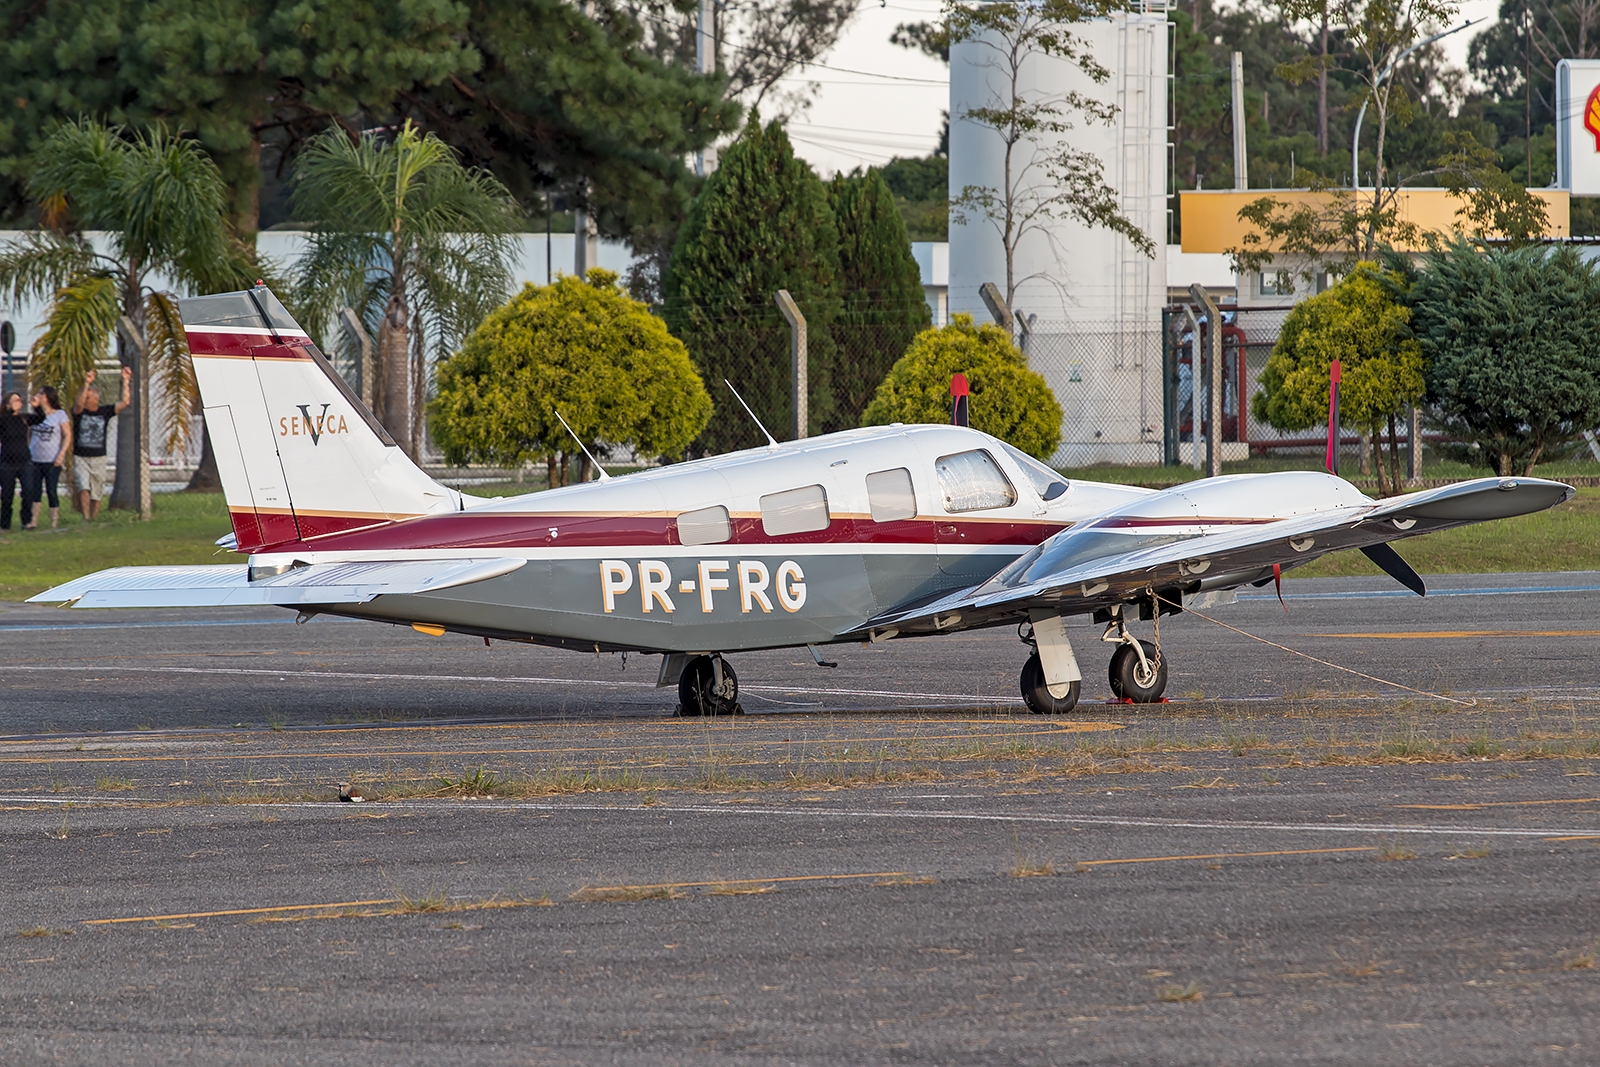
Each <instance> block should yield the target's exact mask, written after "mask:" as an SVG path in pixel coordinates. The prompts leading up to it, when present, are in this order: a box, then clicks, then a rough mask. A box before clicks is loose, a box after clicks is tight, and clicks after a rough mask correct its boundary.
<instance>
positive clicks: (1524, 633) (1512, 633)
mask: <svg viewBox="0 0 1600 1067" xmlns="http://www.w3.org/2000/svg"><path fill="white" fill-rule="evenodd" d="M1306 636H1308V637H1348V638H1356V639H1366V640H1373V641H1431V640H1448V639H1450V638H1456V637H1600V630H1410V631H1406V632H1404V633H1392V634H1379V633H1370V634H1307V635H1306Z"/></svg>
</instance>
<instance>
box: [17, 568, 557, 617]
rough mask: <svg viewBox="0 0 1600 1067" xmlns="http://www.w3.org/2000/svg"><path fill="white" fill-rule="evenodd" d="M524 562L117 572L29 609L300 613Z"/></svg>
mask: <svg viewBox="0 0 1600 1067" xmlns="http://www.w3.org/2000/svg"><path fill="white" fill-rule="evenodd" d="M526 562H527V561H526V560H523V559H408V560H376V561H364V562H354V563H313V564H308V565H305V566H300V567H292V568H290V569H289V570H287V571H285V572H283V573H282V574H274V575H271V576H270V577H265V578H258V579H256V580H255V581H253V582H252V581H251V580H250V568H249V567H248V566H246V565H244V564H226V565H221V566H199V567H113V568H112V569H110V570H105V571H99V572H97V573H95V574H90V575H86V576H85V577H82V578H77V579H74V580H73V581H70V582H67V583H66V584H64V585H58V586H56V587H55V588H54V589H46V590H45V591H44V592H42V593H40V594H39V595H38V596H35V597H30V598H29V600H28V603H30V604H63V605H65V604H71V605H72V606H74V607H79V608H216V607H243V606H247V605H257V604H265V605H277V606H280V607H297V606H300V605H311V604H362V603H365V602H367V601H369V600H371V599H373V598H374V597H379V596H385V595H389V596H395V595H408V594H418V593H437V592H440V591H441V590H445V589H452V588H454V587H456V586H461V585H470V584H472V583H473V582H483V581H487V580H489V579H490V578H498V577H500V576H501V575H504V574H510V573H511V572H512V571H515V570H517V569H518V568H520V567H521V566H522V565H523V564H524V563H526Z"/></svg>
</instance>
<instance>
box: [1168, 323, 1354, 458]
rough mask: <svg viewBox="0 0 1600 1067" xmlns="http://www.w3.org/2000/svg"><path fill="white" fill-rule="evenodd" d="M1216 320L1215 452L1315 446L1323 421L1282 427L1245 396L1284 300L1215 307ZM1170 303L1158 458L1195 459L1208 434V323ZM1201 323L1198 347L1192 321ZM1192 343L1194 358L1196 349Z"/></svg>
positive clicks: (1239, 454)
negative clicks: (1218, 404)
mask: <svg viewBox="0 0 1600 1067" xmlns="http://www.w3.org/2000/svg"><path fill="white" fill-rule="evenodd" d="M1219 310H1220V312H1221V318H1222V324H1221V331H1222V338H1221V340H1222V361H1221V366H1220V368H1219V370H1220V378H1221V387H1222V425H1221V427H1220V433H1219V434H1218V437H1217V440H1218V441H1219V442H1221V444H1222V458H1223V459H1224V460H1228V461H1235V460H1242V459H1245V458H1246V457H1247V456H1249V455H1251V454H1252V453H1254V454H1257V455H1265V454H1266V453H1267V452H1269V451H1271V450H1274V449H1294V448H1303V449H1315V448H1319V447H1321V445H1322V443H1323V442H1324V441H1326V440H1327V434H1328V428H1327V425H1326V423H1323V424H1320V425H1317V426H1313V427H1310V428H1307V429H1305V430H1300V431H1293V432H1287V431H1283V430H1279V429H1277V428H1276V427H1273V426H1271V425H1269V424H1267V423H1266V422H1264V421H1262V420H1259V419H1257V418H1256V417H1255V415H1254V414H1253V413H1252V412H1251V410H1250V398H1251V397H1252V396H1254V395H1255V393H1256V392H1258V391H1259V389H1260V385H1259V382H1260V378H1261V373H1262V371H1263V370H1264V369H1265V367H1266V363H1267V358H1268V357H1269V356H1271V354H1272V349H1273V346H1274V345H1276V344H1277V342H1278V334H1279V332H1280V331H1281V330H1282V329H1283V323H1284V320H1285V319H1287V318H1288V316H1289V312H1290V310H1292V308H1291V307H1289V306H1283V307H1245V308H1240V307H1234V306H1229V305H1223V306H1222V307H1221V308H1219ZM1189 311H1190V312H1192V314H1193V318H1194V322H1191V318H1190V314H1186V313H1185V308H1184V307H1183V306H1182V305H1174V306H1172V307H1169V308H1167V309H1166V310H1165V311H1164V312H1163V313H1162V322H1163V333H1164V335H1165V344H1164V346H1163V347H1164V352H1165V356H1164V363H1165V366H1164V373H1163V379H1164V385H1165V389H1166V402H1165V405H1164V422H1163V425H1164V428H1165V432H1164V433H1163V439H1164V442H1165V448H1164V457H1163V458H1164V462H1166V463H1169V464H1196V465H1197V464H1199V463H1200V462H1201V456H1202V454H1203V452H1204V442H1205V439H1206V438H1207V437H1208V436H1209V435H1210V433H1211V427H1210V425H1209V422H1208V417H1207V412H1208V411H1209V404H1208V398H1207V395H1206V392H1205V389H1206V383H1207V381H1208V380H1209V379H1208V374H1209V368H1208V367H1207V366H1206V360H1207V359H1208V358H1209V353H1210V330H1211V323H1210V322H1209V321H1207V317H1206V315H1205V313H1204V312H1203V311H1199V310H1196V309H1189ZM1196 324H1198V325H1199V327H1200V338H1199V342H1198V345H1197V344H1196V338H1195V336H1194V327H1195V325H1196ZM1197 347H1198V349H1199V355H1200V359H1199V363H1198V365H1197V364H1196V362H1195V350H1196V348H1197ZM1197 411H1198V414H1199V423H1200V425H1199V437H1200V445H1199V446H1196V444H1195V429H1196V426H1195V420H1196V412H1197Z"/></svg>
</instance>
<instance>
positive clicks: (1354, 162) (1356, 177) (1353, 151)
mask: <svg viewBox="0 0 1600 1067" xmlns="http://www.w3.org/2000/svg"><path fill="white" fill-rule="evenodd" d="M1482 21H1483V20H1482V19H1468V20H1467V21H1466V22H1463V23H1462V24H1461V25H1459V26H1457V27H1456V28H1455V29H1453V30H1445V31H1444V32H1443V33H1436V34H1434V35H1433V36H1432V37H1429V38H1427V39H1426V40H1422V41H1418V42H1417V43H1416V44H1414V45H1412V46H1411V47H1410V48H1407V49H1406V50H1405V51H1404V52H1401V53H1400V54H1399V55H1397V56H1395V57H1394V58H1393V59H1391V60H1390V61H1389V65H1388V66H1386V67H1384V68H1383V73H1382V74H1379V75H1378V77H1377V80H1375V81H1374V82H1373V83H1372V92H1374V93H1376V92H1377V91H1378V86H1380V85H1382V84H1383V83H1384V82H1386V81H1388V80H1389V75H1391V74H1393V73H1394V68H1396V67H1398V66H1399V65H1400V62H1401V60H1403V59H1405V58H1406V56H1409V55H1410V54H1411V53H1412V52H1415V51H1416V50H1417V49H1419V48H1422V47H1424V46H1425V45H1430V44H1432V43H1433V42H1435V41H1437V40H1438V39H1439V38H1441V37H1448V36H1450V35H1451V34H1452V33H1460V32H1461V31H1462V30H1464V29H1466V28H1467V27H1468V26H1472V25H1474V24H1476V23H1479V22H1482ZM1371 102H1372V95H1371V94H1370V93H1369V94H1368V95H1367V98H1366V99H1365V100H1363V101H1361V110H1360V111H1358V112H1356V132H1355V136H1353V137H1351V138H1350V188H1351V189H1354V190H1359V189H1360V188H1361V123H1362V120H1364V119H1365V118H1366V117H1367V105H1368V104H1369V103H1371Z"/></svg>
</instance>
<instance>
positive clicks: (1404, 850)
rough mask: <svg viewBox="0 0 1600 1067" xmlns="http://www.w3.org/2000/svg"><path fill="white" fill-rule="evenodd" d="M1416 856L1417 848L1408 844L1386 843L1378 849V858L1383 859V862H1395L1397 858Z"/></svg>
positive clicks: (1404, 858) (1403, 858)
mask: <svg viewBox="0 0 1600 1067" xmlns="http://www.w3.org/2000/svg"><path fill="white" fill-rule="evenodd" d="M1416 858H1417V850H1416V849H1414V848H1412V847H1411V846H1409V845H1402V844H1386V845H1384V846H1383V847H1381V848H1380V849H1378V859H1379V860H1380V861H1383V862H1395V861H1397V860H1414V859H1416Z"/></svg>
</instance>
